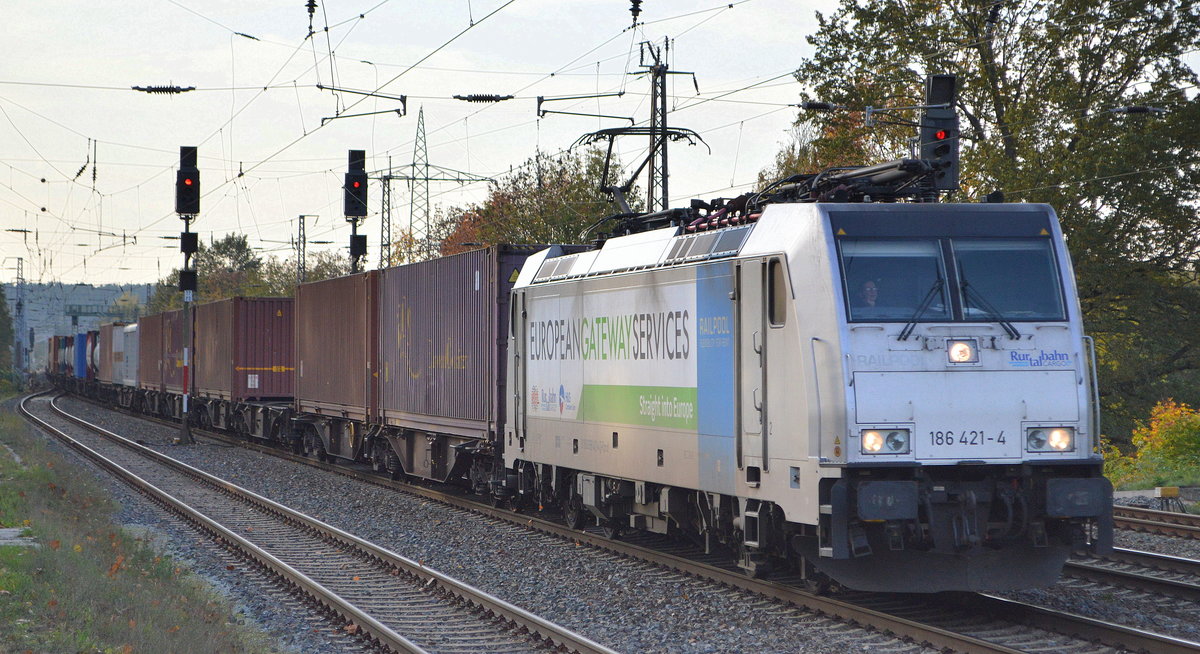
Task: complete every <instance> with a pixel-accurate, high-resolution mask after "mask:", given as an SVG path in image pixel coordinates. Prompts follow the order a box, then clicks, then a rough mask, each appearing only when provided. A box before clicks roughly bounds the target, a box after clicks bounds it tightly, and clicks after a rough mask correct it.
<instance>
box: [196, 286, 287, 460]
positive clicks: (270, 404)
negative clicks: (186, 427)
mask: <svg viewBox="0 0 1200 654" xmlns="http://www.w3.org/2000/svg"><path fill="white" fill-rule="evenodd" d="M292 306H293V300H292V299H291V298H244V297H238V298H229V299H225V300H218V301H216V302H209V303H207V304H201V305H199V306H197V307H196V322H195V324H196V358H195V370H194V374H195V380H196V381H195V384H194V385H193V388H194V393H195V397H194V403H193V406H192V408H191V410H192V411H195V413H196V420H197V421H198V422H199V424H200V425H201V426H202V427H218V428H222V429H231V430H233V431H237V432H240V433H244V434H247V435H252V436H257V437H260V438H272V439H276V440H278V439H281V438H282V437H283V436H284V435H286V434H287V433H288V432H289V431H290V430H289V428H288V422H287V421H288V420H289V419H290V415H291V412H290V407H291V402H292V397H293V392H292V387H293V379H294V372H295V366H294V365H293V358H294V356H295V352H294V349H295V348H294V347H293V343H294V341H293V337H292V332H293V314H292Z"/></svg>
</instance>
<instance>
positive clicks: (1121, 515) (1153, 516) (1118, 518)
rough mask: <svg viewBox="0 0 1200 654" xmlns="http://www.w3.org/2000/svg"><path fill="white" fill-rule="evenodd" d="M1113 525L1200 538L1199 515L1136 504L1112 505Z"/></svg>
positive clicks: (1152, 532) (1153, 532)
mask: <svg viewBox="0 0 1200 654" xmlns="http://www.w3.org/2000/svg"><path fill="white" fill-rule="evenodd" d="M1113 525H1114V526H1116V527H1117V528H1119V529H1129V530H1131V531H1141V532H1145V533H1150V534H1163V535H1166V536H1180V537H1183V538H1200V515H1196V514H1193V513H1175V512H1172V511H1156V510H1154V509H1143V508H1141V507H1136V506H1114V507H1113Z"/></svg>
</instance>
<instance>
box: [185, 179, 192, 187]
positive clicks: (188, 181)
mask: <svg viewBox="0 0 1200 654" xmlns="http://www.w3.org/2000/svg"><path fill="white" fill-rule="evenodd" d="M183 185H184V186H191V185H192V178H191V177H185V178H183Z"/></svg>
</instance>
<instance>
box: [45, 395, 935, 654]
mask: <svg viewBox="0 0 1200 654" xmlns="http://www.w3.org/2000/svg"><path fill="white" fill-rule="evenodd" d="M60 405H61V406H63V408H65V409H68V410H70V411H72V412H74V413H77V414H78V415H81V416H84V417H87V418H88V419H89V420H91V421H93V422H95V423H97V424H99V425H101V426H104V427H107V428H110V429H112V430H113V431H118V432H119V433H121V434H123V435H125V436H127V437H130V438H134V439H138V440H142V441H144V442H145V443H146V444H147V445H150V446H152V447H154V448H155V449H158V450H159V451H162V452H165V453H167V454H169V455H171V456H173V457H175V458H178V459H180V460H182V461H184V462H186V463H188V464H190V465H193V466H196V467H198V468H201V469H203V470H206V471H208V472H210V473H213V474H216V475H218V476H220V477H223V478H224V479H226V480H228V481H231V482H233V483H236V484H238V485H241V486H244V487H246V488H248V489H250V490H253V491H254V492H257V493H259V494H261V495H264V496H266V497H270V498H271V499H274V500H275V501H278V502H281V503H284V504H287V505H288V506H291V507H293V508H295V509H297V510H300V511H303V512H305V513H308V514H309V515H311V516H314V517H316V518H318V519H320V520H323V521H325V522H328V523H330V524H333V525H335V526H337V527H339V528H341V529H344V530H346V531H348V532H350V533H353V534H356V535H358V536H359V537H361V538H364V539H367V540H370V541H372V542H375V543H376V544H378V545H381V546H383V547H386V548H388V549H391V550H392V551H394V552H396V553H398V554H401V555H404V556H407V557H409V558H412V559H415V560H418V561H421V562H422V563H424V564H427V565H429V566H430V567H432V568H435V569H437V570H440V571H441V572H444V573H446V574H449V575H451V576H454V577H457V578H458V579H460V580H463V581H466V582H467V583H470V584H472V585H474V586H476V587H478V588H481V589H483V590H486V591H487V592H490V593H492V594H494V595H496V596H498V597H500V598H502V599H504V600H506V601H508V602H511V603H513V604H516V605H517V606H520V607H522V608H524V609H526V610H529V611H532V612H534V613H537V614H538V615H541V616H542V617H543V618H546V619H549V620H552V621H554V622H557V623H559V624H563V625H565V626H567V627H569V628H571V629H574V630H575V631H577V632H579V633H581V634H583V635H585V636H587V637H589V638H591V639H592V640H595V641H597V642H600V643H603V644H605V645H607V646H608V647H611V648H613V649H616V650H619V651H624V652H648V653H649V652H683V653H709V652H731V651H756V652H764V653H766V652H804V653H825V652H829V653H831V654H832V653H841V652H932V650H929V649H926V648H922V647H920V646H917V645H913V644H911V643H906V642H903V641H900V640H897V639H895V638H892V637H890V636H886V635H883V634H875V633H871V632H864V631H862V630H860V629H857V628H853V627H850V626H848V625H846V624H845V623H842V622H839V621H836V620H833V619H830V618H827V617H824V616H821V615H818V614H816V613H813V612H809V611H806V610H804V609H799V608H795V607H791V606H786V605H782V604H779V603H777V602H772V601H770V600H765V599H763V598H761V597H758V596H756V595H753V594H750V593H746V592H742V591H731V590H729V589H726V588H723V587H721V586H719V585H717V584H714V583H712V582H708V581H703V580H697V579H693V578H690V577H686V576H683V575H679V574H674V573H670V572H665V571H663V570H660V569H658V568H656V567H653V566H650V565H648V564H645V563H641V562H637V561H632V560H628V559H624V558H622V557H618V556H615V555H611V554H607V553H604V552H600V551H598V550H595V549H593V548H589V547H584V546H575V545H574V544H572V543H570V542H567V541H564V540H562V539H558V538H554V537H551V536H547V535H544V534H539V533H536V532H532V531H530V530H526V529H523V528H521V527H519V526H515V525H510V524H508V523H503V522H500V521H498V520H493V519H490V518H487V517H484V516H480V515H477V514H474V513H470V512H468V511H463V510H459V509H454V508H450V507H446V506H444V505H442V504H439V503H435V502H432V501H429V500H426V499H423V498H419V497H416V496H411V495H406V494H404V493H398V492H395V491H391V490H388V489H384V488H381V487H378V486H374V485H370V484H365V483H362V482H358V481H355V480H352V479H348V478H346V477H342V476H338V475H331V474H329V473H326V472H323V471H321V470H317V469H315V468H312V467H309V466H305V465H300V464H295V463H291V462H288V461H284V460H281V459H276V458H273V457H270V456H266V455H261V454H258V453H255V452H251V451H248V450H244V449H241V448H234V447H230V446H226V445H215V444H212V443H211V442H207V441H201V444H200V445H197V446H194V447H176V446H171V445H167V444H166V443H169V442H170V441H171V440H172V439H173V438H174V436H175V435H176V433H177V431H176V430H175V429H173V428H170V427H165V426H161V425H157V424H153V423H149V422H145V421H140V420H134V419H130V418H128V417H126V416H123V415H121V414H115V413H111V412H108V411H105V410H102V409H98V408H96V407H95V406H93V405H90V404H87V403H84V402H80V401H77V400H68V399H64V400H61V401H60ZM128 496H129V493H128V492H125V493H124V495H123V496H120V495H119V496H118V497H119V498H120V499H121V501H122V503H123V504H128V505H129V506H131V507H132V506H133V505H134V504H137V503H139V500H138V498H132V501H127V500H126V498H128ZM141 503H142V504H144V502H141ZM133 511H134V512H133V513H131V514H130V516H129V518H130V519H131V520H132V521H134V522H136V523H138V524H151V525H153V524H161V523H162V520H161V518H154V519H151V518H150V517H149V516H146V515H144V514H139V513H137V512H136V511H139V510H137V509H133ZM141 511H144V509H142V510H141ZM162 531H163V532H164V537H165V538H166V539H169V540H171V541H173V542H174V541H176V540H177V539H178V540H179V541H180V543H181V544H176V545H175V547H178V548H180V550H181V551H182V552H183V553H184V554H185V555H186V556H189V557H191V558H192V559H194V560H195V567H196V569H197V571H198V572H201V574H204V575H205V576H208V575H209V573H208V572H202V571H206V570H208V569H210V568H211V567H212V566H213V563H214V562H213V561H208V560H203V557H202V556H199V555H197V554H194V553H193V552H192V550H195V549H200V548H199V547H198V545H197V543H196V540H197V537H196V535H195V534H194V533H193V532H191V531H190V530H187V529H183V530H180V529H179V528H178V527H176V526H174V525H164V527H163V529H162ZM216 566H217V568H219V569H218V570H215V571H213V572H214V573H215V574H213V579H214V584H215V585H217V586H218V587H221V588H224V589H227V590H229V591H230V592H231V593H234V594H236V596H237V597H241V598H242V601H243V602H244V606H245V608H244V609H243V610H244V612H245V613H246V614H247V615H253V616H255V617H256V618H257V620H258V622H259V623H260V624H261V625H262V626H263V627H264V629H266V630H267V631H268V632H270V633H276V634H287V637H288V638H291V637H309V636H310V635H313V636H315V634H311V629H297V627H298V626H307V625H303V620H305V618H304V617H302V616H298V615H296V614H294V613H289V612H287V611H279V610H278V608H279V607H278V606H277V602H276V603H272V604H267V605H264V604H262V603H257V604H256V603H254V602H255V600H254V599H251V596H252V595H253V590H252V589H246V588H244V586H245V585H246V584H245V582H240V583H239V582H237V581H236V579H237V577H236V576H234V575H228V574H220V573H221V571H223V570H224V563H223V562H217V563H216ZM244 592H246V593H247V594H245V595H243V594H242V593H244ZM297 621H300V622H297ZM287 646H288V647H295V648H298V649H301V650H303V649H306V648H307V649H308V651H323V652H324V651H340V650H338V649H335V647H337V646H341V645H339V644H337V643H333V642H326V643H321V644H320V645H318V646H311V645H310V646H306V645H303V644H300V643H295V644H292V643H288V644H287Z"/></svg>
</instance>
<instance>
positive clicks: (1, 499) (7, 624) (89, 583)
mask: <svg viewBox="0 0 1200 654" xmlns="http://www.w3.org/2000/svg"><path fill="white" fill-rule="evenodd" d="M0 442H3V443H5V444H6V445H8V446H9V447H11V448H12V449H13V450H14V451H16V452H17V453H18V454H19V456H20V457H21V459H22V461H23V463H24V465H23V466H22V465H18V464H17V463H16V462H15V461H14V460H13V459H12V458H11V457H10V455H9V454H8V453H7V452H6V451H4V450H3V448H0V526H2V527H14V526H23V527H26V528H27V531H28V532H29V534H30V535H32V536H33V537H35V538H36V539H37V541H38V542H39V543H40V544H41V546H40V547H36V548H33V547H20V546H3V547H0V651H9V652H89V653H90V652H103V653H105V654H107V653H110V652H112V653H123V654H124V653H130V654H132V653H133V652H147V653H154V654H159V653H166V652H188V653H191V652H197V653H200V652H222V653H224V652H269V651H272V648H271V646H270V644H269V642H268V641H267V639H266V638H265V636H263V635H262V634H261V633H258V632H255V631H252V630H250V629H249V628H247V627H244V626H239V625H237V624H236V621H235V620H233V618H232V617H231V616H232V613H233V612H232V610H231V608H230V606H229V605H228V604H227V603H226V602H225V601H224V600H223V599H221V598H220V597H219V596H217V595H216V594H215V593H213V592H212V591H211V589H209V588H208V587H207V585H206V584H204V582H203V581H202V580H200V579H199V578H198V577H196V576H194V575H193V574H192V573H190V572H189V571H188V570H186V569H185V568H183V567H182V566H180V565H179V564H178V563H177V562H175V561H173V560H172V559H171V558H170V557H168V556H163V555H160V554H159V553H158V552H156V550H155V549H154V548H153V547H152V544H151V543H149V542H147V540H145V539H141V538H137V537H135V536H133V535H132V534H129V533H126V532H124V531H123V530H122V529H121V528H120V527H119V526H117V525H115V524H114V522H113V516H114V515H115V513H116V510H117V508H118V507H117V506H116V504H115V502H113V500H112V499H111V498H109V497H108V495H107V493H106V492H105V491H104V489H103V488H102V487H101V486H100V484H99V483H98V482H97V481H96V480H95V478H94V477H93V476H92V475H91V474H90V473H89V472H86V471H84V470H82V469H81V468H78V467H76V466H74V465H72V464H69V463H67V462H66V461H64V460H63V459H62V458H60V457H59V456H57V455H56V454H55V453H53V452H51V451H49V450H47V449H46V448H45V447H44V445H43V443H42V441H41V439H40V437H38V436H35V435H33V434H32V433H31V431H30V430H29V429H27V428H26V426H25V423H24V421H22V420H21V419H20V418H18V417H17V416H15V415H13V414H12V413H9V412H3V413H0Z"/></svg>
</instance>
